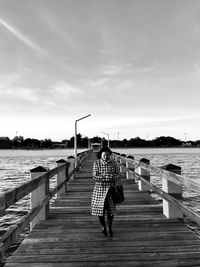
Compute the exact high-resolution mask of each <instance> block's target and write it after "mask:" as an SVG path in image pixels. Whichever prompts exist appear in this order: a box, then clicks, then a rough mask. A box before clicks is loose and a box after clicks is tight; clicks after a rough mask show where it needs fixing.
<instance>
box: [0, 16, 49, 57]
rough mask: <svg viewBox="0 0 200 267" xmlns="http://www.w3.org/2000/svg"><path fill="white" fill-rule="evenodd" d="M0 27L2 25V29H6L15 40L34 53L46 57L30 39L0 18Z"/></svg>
mask: <svg viewBox="0 0 200 267" xmlns="http://www.w3.org/2000/svg"><path fill="white" fill-rule="evenodd" d="M0 25H2V26H3V27H4V28H6V29H7V30H8V31H9V32H11V33H12V34H13V35H14V36H15V37H16V38H17V39H19V40H20V41H22V42H23V43H24V44H26V45H27V46H29V47H30V48H32V49H33V50H35V51H36V52H38V53H40V54H44V55H46V52H45V51H44V50H42V49H41V48H40V47H39V46H38V45H36V44H35V43H34V42H33V41H32V40H31V39H29V38H28V37H27V36H25V35H24V34H23V33H22V32H21V31H20V30H18V29H16V28H15V27H13V26H12V25H10V24H9V23H8V22H6V21H5V20H3V19H2V18H0Z"/></svg>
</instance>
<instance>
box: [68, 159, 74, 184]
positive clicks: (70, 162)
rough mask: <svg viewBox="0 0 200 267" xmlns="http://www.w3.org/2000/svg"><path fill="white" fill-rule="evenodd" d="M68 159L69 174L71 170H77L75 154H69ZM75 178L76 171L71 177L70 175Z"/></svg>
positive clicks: (71, 178) (72, 178)
mask: <svg viewBox="0 0 200 267" xmlns="http://www.w3.org/2000/svg"><path fill="white" fill-rule="evenodd" d="M67 160H68V174H69V173H70V172H71V171H73V170H75V159H74V157H73V156H69V157H68V158H67ZM74 178H75V173H74V174H72V176H71V177H69V179H70V180H74Z"/></svg>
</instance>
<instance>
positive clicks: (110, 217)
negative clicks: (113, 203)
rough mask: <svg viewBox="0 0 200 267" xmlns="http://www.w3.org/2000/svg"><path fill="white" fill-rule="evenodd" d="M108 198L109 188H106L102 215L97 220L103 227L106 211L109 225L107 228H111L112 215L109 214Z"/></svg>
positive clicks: (104, 225)
mask: <svg viewBox="0 0 200 267" xmlns="http://www.w3.org/2000/svg"><path fill="white" fill-rule="evenodd" d="M109 198H110V189H109V190H108V193H107V195H106V198H105V202H104V208H103V216H99V221H100V223H101V225H102V226H103V227H104V228H105V227H106V222H105V217H106V213H107V222H108V225H109V229H111V228H112V222H113V218H114V216H113V215H111V214H110V207H109Z"/></svg>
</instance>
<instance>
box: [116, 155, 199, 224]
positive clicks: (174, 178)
mask: <svg viewBox="0 0 200 267" xmlns="http://www.w3.org/2000/svg"><path fill="white" fill-rule="evenodd" d="M113 154H114V158H115V160H117V162H118V160H119V159H121V160H122V161H123V163H122V162H118V164H119V166H121V167H123V168H124V170H125V171H126V172H128V173H129V174H131V175H133V177H135V180H137V181H142V183H144V184H145V185H146V186H147V187H148V188H149V190H151V191H153V192H154V193H156V194H157V195H159V196H160V197H161V198H162V199H164V200H166V201H167V202H168V203H171V204H172V205H174V206H175V207H176V208H178V209H179V210H181V212H182V213H183V214H184V215H186V216H188V217H189V218H190V219H191V220H192V221H194V222H196V223H197V224H199V225H200V215H199V214H197V213H196V212H195V211H193V210H191V209H190V208H188V207H187V206H186V205H184V204H183V203H182V201H181V200H179V199H176V198H175V197H174V196H172V195H170V194H169V193H166V192H165V191H163V190H162V189H160V188H159V187H158V186H155V185H154V184H152V183H151V182H150V181H148V180H147V179H145V178H144V177H143V176H142V175H140V174H138V173H137V172H136V171H135V169H136V168H139V167H142V168H143V169H145V170H146V171H148V172H153V174H156V175H161V176H163V175H164V178H165V179H167V180H168V181H170V182H172V183H174V184H178V185H184V186H186V187H187V188H189V189H190V190H193V191H198V190H199V189H200V182H198V181H196V180H194V179H191V178H187V177H184V176H182V175H179V174H176V173H173V172H170V171H167V170H164V169H162V168H161V167H154V166H152V165H148V164H146V163H144V162H138V161H136V160H135V159H130V158H127V156H126V155H124V154H123V155H120V154H118V153H113ZM124 162H125V163H126V162H128V163H129V164H130V165H132V166H133V167H134V168H129V167H127V166H126V164H124Z"/></svg>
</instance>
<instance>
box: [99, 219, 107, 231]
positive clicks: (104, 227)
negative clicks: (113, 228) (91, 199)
mask: <svg viewBox="0 0 200 267" xmlns="http://www.w3.org/2000/svg"><path fill="white" fill-rule="evenodd" d="M99 221H100V224H101V226H102V229H101V230H102V233H103V234H104V235H105V236H107V235H108V232H107V229H106V224H105V218H104V216H99Z"/></svg>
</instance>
